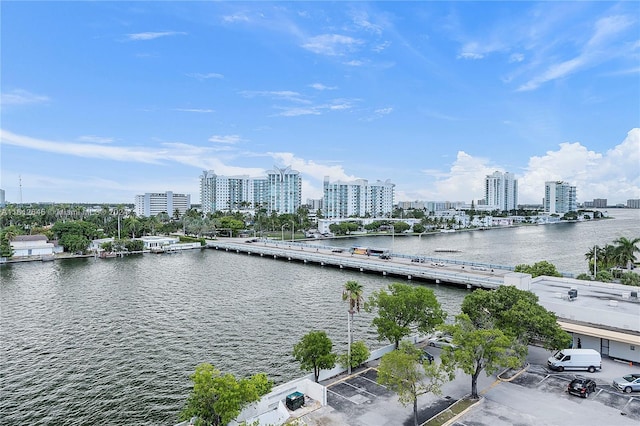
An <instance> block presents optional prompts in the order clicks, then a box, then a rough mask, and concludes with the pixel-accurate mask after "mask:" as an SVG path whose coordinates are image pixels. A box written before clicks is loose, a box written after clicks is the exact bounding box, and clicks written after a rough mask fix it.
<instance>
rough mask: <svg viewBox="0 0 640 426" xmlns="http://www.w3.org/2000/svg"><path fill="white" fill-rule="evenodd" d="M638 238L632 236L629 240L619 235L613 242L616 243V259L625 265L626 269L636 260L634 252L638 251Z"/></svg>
mask: <svg viewBox="0 0 640 426" xmlns="http://www.w3.org/2000/svg"><path fill="white" fill-rule="evenodd" d="M639 242H640V238H634V239H633V240H630V239H628V238H625V237H620V238H618V239H617V240H615V241H614V242H613V243H614V244H617V245H616V260H617V261H618V262H619V264H620V265H624V266H626V268H627V270H629V271H630V270H631V265H632V264H633V263H634V262H635V261H636V256H635V252H637V251H640V249H639V248H638V246H637V245H636V244H638V243H639Z"/></svg>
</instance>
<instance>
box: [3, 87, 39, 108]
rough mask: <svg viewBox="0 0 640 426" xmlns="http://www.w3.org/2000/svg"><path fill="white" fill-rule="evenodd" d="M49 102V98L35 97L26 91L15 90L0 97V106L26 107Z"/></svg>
mask: <svg viewBox="0 0 640 426" xmlns="http://www.w3.org/2000/svg"><path fill="white" fill-rule="evenodd" d="M45 102H49V97H47V96H43V95H36V94H33V93H31V92H28V91H26V90H21V89H15V90H12V91H10V92H6V93H2V95H0V104H1V105H27V104H41V103H45Z"/></svg>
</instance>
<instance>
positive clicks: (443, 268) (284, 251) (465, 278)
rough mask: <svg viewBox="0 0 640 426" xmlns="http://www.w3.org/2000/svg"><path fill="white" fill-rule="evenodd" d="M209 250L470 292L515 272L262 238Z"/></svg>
mask: <svg viewBox="0 0 640 426" xmlns="http://www.w3.org/2000/svg"><path fill="white" fill-rule="evenodd" d="M207 247H208V248H211V249H215V250H224V251H227V252H233V253H238V254H240V253H243V254H247V255H257V256H261V257H269V258H272V259H275V260H284V261H297V262H302V263H311V264H314V265H319V266H332V267H337V268H340V269H352V270H355V271H359V272H367V273H378V274H382V275H385V276H387V275H389V276H397V277H403V278H405V279H408V280H421V281H429V282H435V283H437V284H451V285H457V286H464V287H466V288H489V289H493V288H497V287H499V286H501V285H503V284H504V276H505V275H506V274H509V273H512V272H513V268H510V267H506V266H500V265H491V264H484V263H477V262H470V261H460V260H450V259H439V258H432V257H425V256H412V255H406V254H398V253H393V254H392V256H391V258H390V259H381V258H379V257H377V256H366V255H358V254H352V253H350V251H349V250H344V248H343V249H342V251H338V250H340V249H339V248H336V247H331V246H319V245H312V244H306V243H304V242H294V241H279V240H269V239H258V238H249V239H247V238H224V239H218V240H208V241H207ZM334 250H335V251H334Z"/></svg>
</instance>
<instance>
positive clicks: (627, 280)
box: [620, 272, 640, 287]
mask: <svg viewBox="0 0 640 426" xmlns="http://www.w3.org/2000/svg"><path fill="white" fill-rule="evenodd" d="M620 283H622V284H624V285H631V286H635V287H638V286H640V275H638V274H636V273H635V272H625V273H624V274H622V276H621V277H620Z"/></svg>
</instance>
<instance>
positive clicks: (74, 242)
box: [60, 234, 90, 253]
mask: <svg viewBox="0 0 640 426" xmlns="http://www.w3.org/2000/svg"><path fill="white" fill-rule="evenodd" d="M89 244H90V241H89V240H88V239H87V237H85V236H84V235H78V234H64V235H63V236H62V237H61V238H60V245H62V246H63V247H64V248H65V250H67V251H68V252H71V253H75V252H84V251H85V250H86V249H87V247H89Z"/></svg>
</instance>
